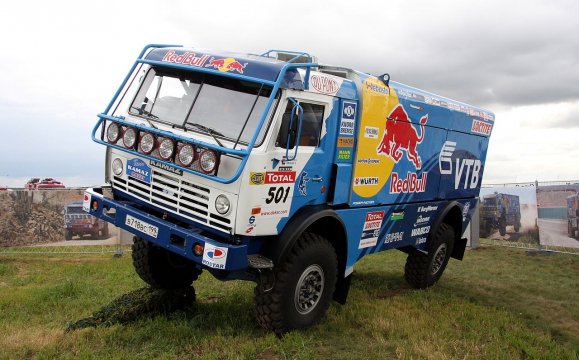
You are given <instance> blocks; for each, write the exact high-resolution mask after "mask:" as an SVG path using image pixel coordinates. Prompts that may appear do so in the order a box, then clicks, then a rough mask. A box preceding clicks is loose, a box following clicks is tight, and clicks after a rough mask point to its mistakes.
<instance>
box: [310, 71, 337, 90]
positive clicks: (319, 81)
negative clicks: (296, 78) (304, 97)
mask: <svg viewBox="0 0 579 360" xmlns="http://www.w3.org/2000/svg"><path fill="white" fill-rule="evenodd" d="M310 84H311V85H312V87H313V88H314V89H316V91H317V92H320V93H322V94H330V95H334V94H335V93H337V92H338V90H340V84H338V82H337V81H336V80H334V79H332V78H330V77H327V76H322V75H318V74H313V75H311V76H310Z"/></svg>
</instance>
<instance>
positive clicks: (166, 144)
mask: <svg viewBox="0 0 579 360" xmlns="http://www.w3.org/2000/svg"><path fill="white" fill-rule="evenodd" d="M174 151H175V144H174V143H173V140H171V139H163V141H161V143H160V144H159V156H161V159H163V160H169V159H170V158H171V157H172V156H173V152H174Z"/></svg>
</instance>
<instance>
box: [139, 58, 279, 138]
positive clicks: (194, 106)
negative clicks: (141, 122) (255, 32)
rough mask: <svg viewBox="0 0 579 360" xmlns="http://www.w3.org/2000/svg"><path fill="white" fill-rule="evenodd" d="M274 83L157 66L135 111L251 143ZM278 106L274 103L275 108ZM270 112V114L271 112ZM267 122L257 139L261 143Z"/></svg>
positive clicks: (182, 125)
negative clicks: (258, 82) (264, 83)
mask: <svg viewBox="0 0 579 360" xmlns="http://www.w3.org/2000/svg"><path fill="white" fill-rule="evenodd" d="M270 94H271V87H269V86H264V85H261V84H256V83H251V82H246V81H241V80H236V79H230V78H226V77H221V76H214V75H207V74H202V73H195V72H182V71H176V70H172V69H161V68H151V69H150V70H149V72H148V73H147V76H146V77H145V79H144V80H143V82H142V84H141V88H140V89H139V91H138V93H137V95H136V96H135V99H134V100H133V102H132V104H131V106H130V109H129V113H130V114H131V115H136V116H141V117H145V118H147V119H148V120H150V121H156V122H161V123H165V124H169V125H173V126H177V127H180V128H186V129H188V130H193V131H197V132H201V133H209V134H210V135H211V136H213V137H220V138H224V139H229V140H232V141H237V140H238V139H239V142H240V143H242V144H247V143H249V140H250V139H251V137H252V136H253V133H254V131H255V127H256V126H257V123H258V122H259V119H260V117H261V115H262V114H263V111H264V109H265V106H266V104H267V101H268V98H269V96H270ZM273 108H274V106H272V107H271V109H270V113H271V111H272V109H273ZM269 115H270V114H268V119H269V118H270V116H269ZM266 128H267V126H266V125H264V126H263V127H262V129H261V132H260V135H259V136H258V138H257V141H256V144H260V143H261V141H262V139H263V136H264V134H265V130H266Z"/></svg>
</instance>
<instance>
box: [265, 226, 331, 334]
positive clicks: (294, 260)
mask: <svg viewBox="0 0 579 360" xmlns="http://www.w3.org/2000/svg"><path fill="white" fill-rule="evenodd" d="M337 272H338V260H337V258H336V252H335V250H334V247H333V246H332V245H331V244H330V242H329V241H328V240H326V239H325V238H323V237H321V236H319V235H317V234H313V233H304V234H302V236H301V237H300V238H299V239H298V241H297V242H296V244H295V245H294V247H293V249H292V250H291V251H290V253H289V254H288V256H287V257H286V259H285V261H284V262H283V263H281V264H279V265H278V266H277V267H276V268H275V269H274V270H273V271H270V272H269V273H264V276H262V278H261V280H260V281H258V284H257V286H256V287H255V291H254V293H255V300H254V305H255V316H256V318H257V322H258V323H259V325H261V326H262V327H264V328H265V329H267V330H271V331H273V332H275V333H276V334H277V335H278V336H281V335H282V334H284V333H286V332H288V331H290V330H292V329H299V328H305V327H309V326H312V325H314V324H316V323H317V322H318V321H320V319H321V318H322V317H323V316H324V314H325V313H326V311H327V310H328V307H329V306H330V303H331V301H332V296H333V293H334V289H335V287H336V279H337ZM319 275H321V276H319ZM320 284H322V285H323V286H321V287H320V286H319V285H320ZM300 285H301V286H300ZM298 286H299V287H300V288H301V289H302V290H303V293H302V292H300V291H297V290H298V289H297V288H298ZM312 290H313V291H312ZM312 293H313V295H312ZM301 294H304V296H305V297H306V298H308V299H312V298H313V300H312V302H313V305H312V304H310V303H308V302H307V301H305V300H304V297H301V296H300V295H301ZM298 308H299V310H298Z"/></svg>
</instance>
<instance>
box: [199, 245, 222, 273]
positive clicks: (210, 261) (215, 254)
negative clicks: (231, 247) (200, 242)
mask: <svg viewBox="0 0 579 360" xmlns="http://www.w3.org/2000/svg"><path fill="white" fill-rule="evenodd" d="M201 262H202V263H203V265H206V266H209V267H212V268H214V269H225V264H226V263H227V248H222V247H219V246H215V245H213V244H210V243H205V251H204V252H203V260H202V261H201Z"/></svg>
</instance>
